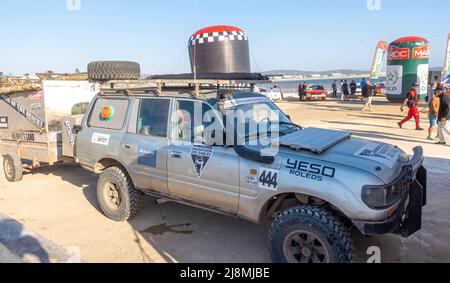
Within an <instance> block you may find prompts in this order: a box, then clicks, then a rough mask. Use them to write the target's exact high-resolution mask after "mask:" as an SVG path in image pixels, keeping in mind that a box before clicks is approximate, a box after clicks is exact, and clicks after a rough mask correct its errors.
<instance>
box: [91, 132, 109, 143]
mask: <svg viewBox="0 0 450 283" xmlns="http://www.w3.org/2000/svg"><path fill="white" fill-rule="evenodd" d="M110 138H111V136H110V135H105V134H99V133H94V134H93V135H92V140H91V142H92V143H94V144H99V145H109V140H110Z"/></svg>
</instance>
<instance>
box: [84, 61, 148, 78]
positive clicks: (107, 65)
mask: <svg viewBox="0 0 450 283" xmlns="http://www.w3.org/2000/svg"><path fill="white" fill-rule="evenodd" d="M88 77H89V79H90V80H94V81H109V80H137V79H139V78H140V77H141V67H140V65H139V64H138V63H135V62H127V61H98V62H92V63H89V65H88Z"/></svg>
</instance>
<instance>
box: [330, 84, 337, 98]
mask: <svg viewBox="0 0 450 283" xmlns="http://www.w3.org/2000/svg"><path fill="white" fill-rule="evenodd" d="M331 87H332V88H333V98H336V97H337V93H338V85H337V81H336V80H335V81H334V83H333V84H332V85H331Z"/></svg>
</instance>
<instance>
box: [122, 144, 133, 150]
mask: <svg viewBox="0 0 450 283" xmlns="http://www.w3.org/2000/svg"><path fill="white" fill-rule="evenodd" d="M122 147H123V148H125V149H131V145H128V144H124V145H122Z"/></svg>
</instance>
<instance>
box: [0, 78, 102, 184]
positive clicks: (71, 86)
mask: <svg viewBox="0 0 450 283" xmlns="http://www.w3.org/2000/svg"><path fill="white" fill-rule="evenodd" d="M97 93H98V89H97V85H96V84H94V83H91V82H89V81H87V80H55V79H50V80H35V81H33V82H31V83H30V82H28V83H24V82H22V83H20V84H17V83H15V84H13V85H9V86H5V85H3V86H0V154H1V155H2V156H3V157H4V162H3V166H4V170H5V176H6V178H7V180H8V181H12V182H14V181H20V180H21V178H22V168H23V167H28V168H35V167H38V166H41V165H54V164H55V163H60V162H64V161H70V160H71V159H70V158H67V157H66V156H65V155H64V153H63V149H62V140H63V138H62V137H63V132H65V136H66V140H67V141H69V143H70V140H71V138H72V139H73V136H72V135H71V131H70V132H69V129H71V128H72V126H71V125H69V123H70V122H72V123H77V122H78V123H81V119H82V117H83V116H82V115H78V116H73V117H71V118H70V119H69V120H67V119H66V120H65V121H62V119H63V118H64V117H68V116H71V115H72V114H82V109H81V108H83V105H86V104H88V103H90V102H91V100H92V98H93V97H94V96H95V94H97ZM65 151H66V154H68V156H69V157H71V150H70V148H69V149H66V150H65ZM22 164H23V165H25V166H23V165H22Z"/></svg>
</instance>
